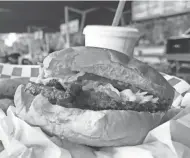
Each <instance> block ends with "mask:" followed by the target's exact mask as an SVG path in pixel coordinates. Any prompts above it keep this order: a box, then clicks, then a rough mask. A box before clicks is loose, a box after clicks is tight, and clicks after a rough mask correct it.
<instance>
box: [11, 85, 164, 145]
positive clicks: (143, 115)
mask: <svg viewBox="0 0 190 158" xmlns="http://www.w3.org/2000/svg"><path fill="white" fill-rule="evenodd" d="M14 102H15V105H16V114H17V115H18V116H19V117H21V118H22V119H24V120H25V121H26V122H28V123H29V124H32V125H37V126H40V127H41V128H42V130H44V131H45V132H47V133H48V134H50V135H56V136H58V137H60V138H64V139H65V138H66V139H68V140H69V141H72V142H75V143H78V144H85V145H89V146H96V147H102V146H122V145H138V144H141V143H142V142H143V140H144V138H145V137H146V135H147V133H148V132H149V131H150V130H151V129H153V128H155V127H156V126H158V125H159V124H160V122H161V120H162V118H163V116H164V114H165V113H161V112H159V113H149V112H135V111H124V110H121V111H119V110H103V111H91V110H81V109H76V108H64V107H61V106H58V105H52V104H51V103H49V101H48V100H47V99H46V98H45V97H43V96H42V95H38V96H36V97H34V96H32V95H30V94H28V93H25V91H24V86H23V85H20V86H19V87H18V88H17V91H16V93H15V98H14Z"/></svg>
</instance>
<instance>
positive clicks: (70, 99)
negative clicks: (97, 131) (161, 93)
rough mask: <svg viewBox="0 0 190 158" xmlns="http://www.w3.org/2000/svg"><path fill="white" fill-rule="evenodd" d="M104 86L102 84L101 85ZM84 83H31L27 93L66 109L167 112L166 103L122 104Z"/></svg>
mask: <svg viewBox="0 0 190 158" xmlns="http://www.w3.org/2000/svg"><path fill="white" fill-rule="evenodd" d="M101 84H102V83H101ZM84 86H86V84H85V85H84V82H77V81H76V82H73V83H71V84H70V85H69V86H67V87H63V86H62V85H61V84H60V83H59V82H58V81H57V80H55V79H53V80H50V82H49V83H48V84H47V85H43V84H38V83H34V82H29V83H28V84H27V85H26V87H25V91H26V92H28V93H30V94H32V95H34V96H36V95H38V94H40V93H41V94H42V95H43V96H44V97H46V98H48V100H49V102H50V103H51V104H54V105H55V104H56V105H60V106H63V107H66V108H80V109H89V110H94V111H97V110H134V111H138V112H140V111H144V112H145V111H148V112H158V111H166V110H167V109H166V102H165V101H160V100H159V102H157V103H152V102H150V101H148V102H146V103H143V104H139V103H138V102H132V101H125V102H121V101H119V100H117V99H115V98H113V97H110V96H109V95H107V94H106V93H103V92H97V91H95V90H94V89H84Z"/></svg>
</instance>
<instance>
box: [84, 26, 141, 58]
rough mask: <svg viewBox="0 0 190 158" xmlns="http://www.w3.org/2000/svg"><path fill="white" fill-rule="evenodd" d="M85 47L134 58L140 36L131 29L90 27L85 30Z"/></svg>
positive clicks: (135, 30)
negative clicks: (110, 50)
mask: <svg viewBox="0 0 190 158" xmlns="http://www.w3.org/2000/svg"><path fill="white" fill-rule="evenodd" d="M83 33H84V35H85V46H91V47H100V48H108V49H112V50H116V51H119V52H122V53H124V54H127V55H129V56H133V51H134V47H135V45H136V44H137V42H138V40H139V37H140V34H139V32H138V30H137V29H135V28H130V27H119V26H118V27H117V26H102V25H88V26H86V27H85V28H84V30H83Z"/></svg>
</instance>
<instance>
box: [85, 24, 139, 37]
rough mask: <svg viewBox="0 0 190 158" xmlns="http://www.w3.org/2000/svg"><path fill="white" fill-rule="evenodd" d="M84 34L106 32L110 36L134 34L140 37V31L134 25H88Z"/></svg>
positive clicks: (133, 35)
mask: <svg viewBox="0 0 190 158" xmlns="http://www.w3.org/2000/svg"><path fill="white" fill-rule="evenodd" d="M83 34H85V35H88V34H104V35H110V36H120V37H121V36H123V37H126V36H132V37H139V36H140V35H139V31H138V30H137V29H136V28H132V27H120V26H106V25H88V26H86V27H85V28H84V30H83Z"/></svg>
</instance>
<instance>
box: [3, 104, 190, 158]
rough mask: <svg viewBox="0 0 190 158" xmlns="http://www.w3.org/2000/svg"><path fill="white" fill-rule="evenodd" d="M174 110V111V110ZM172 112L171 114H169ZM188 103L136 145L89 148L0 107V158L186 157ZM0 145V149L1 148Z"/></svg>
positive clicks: (189, 142)
mask: <svg viewBox="0 0 190 158" xmlns="http://www.w3.org/2000/svg"><path fill="white" fill-rule="evenodd" d="M174 114H176V111H174ZM173 116H174V115H173ZM189 133H190V107H186V108H185V109H183V110H181V111H180V112H178V113H177V115H175V116H174V117H173V118H172V119H171V120H169V121H167V122H165V123H164V124H162V125H160V126H159V127H157V128H155V129H153V130H152V131H150V132H149V134H148V135H147V137H146V139H145V140H144V143H143V144H142V145H139V146H130V147H129V146H125V147H114V148H110V147H109V148H101V149H98V150H96V149H93V148H90V147H86V146H82V145H77V144H74V143H71V142H69V141H67V140H60V139H58V138H56V137H49V136H47V135H46V134H45V133H43V131H41V129H40V128H38V127H32V126H30V125H28V124H27V123H26V122H24V121H23V120H21V119H19V118H18V117H16V116H15V108H14V107H9V109H8V110H7V115H5V113H4V112H3V111H0V140H1V141H2V144H1V145H0V149H1V150H0V151H1V152H0V157H1V158H17V157H18V158H21V157H22V158H128V157H129V158H189V156H190V137H189ZM3 148H4V149H3Z"/></svg>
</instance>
